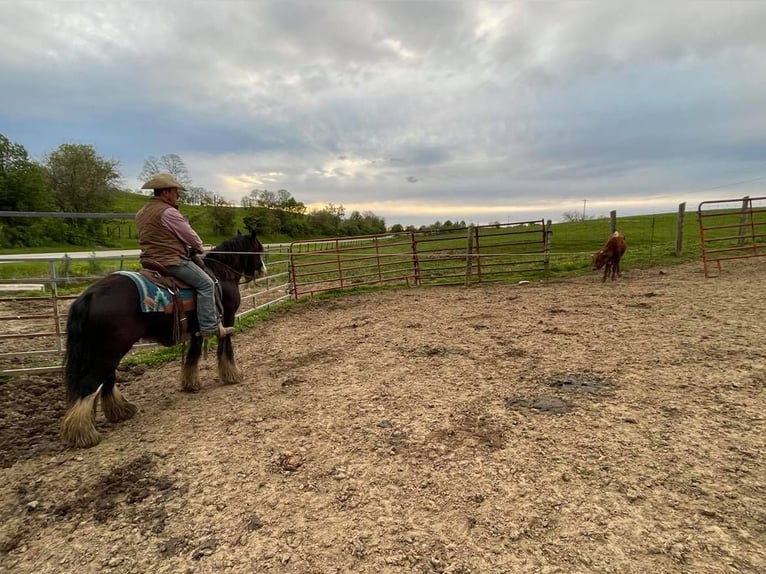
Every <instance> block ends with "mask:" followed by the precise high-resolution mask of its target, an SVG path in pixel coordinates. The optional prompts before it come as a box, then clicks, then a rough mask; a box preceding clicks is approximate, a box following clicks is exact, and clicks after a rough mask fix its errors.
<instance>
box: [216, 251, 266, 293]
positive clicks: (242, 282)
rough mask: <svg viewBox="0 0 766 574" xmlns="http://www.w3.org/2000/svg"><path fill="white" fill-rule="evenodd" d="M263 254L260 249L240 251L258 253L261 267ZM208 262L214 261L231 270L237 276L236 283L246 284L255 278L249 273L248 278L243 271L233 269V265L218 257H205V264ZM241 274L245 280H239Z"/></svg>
mask: <svg viewBox="0 0 766 574" xmlns="http://www.w3.org/2000/svg"><path fill="white" fill-rule="evenodd" d="M263 254H264V253H263V252H262V251H256V252H243V253H242V255H260V256H261V267H263V258H262V256H263ZM210 262H212V263H216V264H218V265H222V266H223V267H225V268H226V269H228V270H229V271H231V272H232V273H233V274H234V275H236V276H237V285H246V284H248V283H250V281H252V280H253V279H255V275H250V276H249V278H248V275H247V274H246V273H245V272H244V271H237V270H236V269H234V267H232V266H231V265H229V264H228V263H224V262H223V261H221V260H219V259H216V258H210V259H208V258H207V257H205V265H207V264H208V263H210ZM256 271H257V270H256ZM243 276H244V277H245V280H244V281H241V280H240V278H241V277H243Z"/></svg>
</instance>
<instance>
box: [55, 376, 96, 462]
mask: <svg viewBox="0 0 766 574" xmlns="http://www.w3.org/2000/svg"><path fill="white" fill-rule="evenodd" d="M102 387H103V385H99V386H98V388H97V389H96V390H95V391H94V392H92V393H91V394H89V395H87V396H85V397H83V398H81V399H77V400H76V401H75V402H74V403H73V404H72V405H71V406H70V407H69V409H68V410H67V412H66V414H65V415H64V419H63V421H62V422H61V438H62V439H63V440H64V442H65V443H67V444H68V445H70V446H76V447H80V448H88V447H91V446H96V445H97V444H98V443H100V442H101V434H99V432H98V431H97V430H96V423H95V421H96V404H97V401H98V397H99V395H100V394H101V388H102Z"/></svg>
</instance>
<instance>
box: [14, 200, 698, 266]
mask: <svg viewBox="0 0 766 574" xmlns="http://www.w3.org/2000/svg"><path fill="white" fill-rule="evenodd" d="M147 199H148V196H144V195H138V194H135V193H129V192H118V193H116V194H115V203H114V207H113V211H114V212H115V213H136V212H137V211H138V210H139V209H140V208H141V206H143V205H144V203H145V202H146V201H147ZM228 209H232V210H234V212H235V220H234V228H235V229H240V230H242V231H244V230H245V226H244V225H243V221H242V219H243V216H244V210H243V209H241V208H238V207H231V208H228ZM181 210H182V212H183V213H184V215H186V216H187V217H188V218H189V221H190V223H191V224H192V226H193V227H194V228H195V229H196V230H197V232H198V233H199V234H200V236H201V237H202V239H203V240H204V241H205V243H207V244H216V243H219V242H221V241H223V240H225V239H227V238H228V236H216V235H214V234H213V226H212V218H211V217H210V208H209V207H204V206H195V205H183V206H182V208H181ZM618 215H619V214H618ZM676 220H677V215H676V214H675V213H661V214H656V215H643V216H630V217H619V216H618V217H617V229H618V230H620V231H621V232H622V233H624V234H625V236H626V238H627V242H628V253H627V255H626V257H627V261H626V263H627V264H628V265H630V266H636V267H640V266H651V265H668V264H674V263H680V262H683V261H689V260H693V259H695V258H698V257H699V256H700V245H699V232H698V226H697V217H696V213H687V214H686V218H685V222H684V240H683V250H682V253H681V255H680V256H678V255H676ZM106 230H107V237H106V239H105V241H104V242H103V244H102V245H93V244H89V245H82V246H77V245H50V246H45V247H40V248H37V249H35V250H34V251H38V252H44V251H57V250H60V251H77V250H90V249H94V250H95V249H110V248H113V249H137V248H138V242H137V239H136V227H135V222H134V221H132V220H129V219H122V220H120V219H114V220H108V221H107V222H106ZM609 231H610V222H609V219H608V218H601V219H589V220H585V221H577V222H568V223H557V224H554V225H553V227H552V235H551V242H550V247H551V270H552V272H553V273H554V274H556V275H567V274H571V273H578V272H581V271H583V270H584V269H586V268H587V267H588V262H589V260H590V254H591V253H593V252H594V251H596V250H598V249H599V248H600V247H601V246H602V245H603V244H604V242H605V241H606V240H607V238H608V236H609ZM260 239H261V241H262V242H263V243H285V242H289V241H291V240H292V238H290V237H286V236H276V237H275V236H262V237H260ZM30 251H33V250H31V249H16V250H13V251H11V250H8V251H0V253H11V252H30Z"/></svg>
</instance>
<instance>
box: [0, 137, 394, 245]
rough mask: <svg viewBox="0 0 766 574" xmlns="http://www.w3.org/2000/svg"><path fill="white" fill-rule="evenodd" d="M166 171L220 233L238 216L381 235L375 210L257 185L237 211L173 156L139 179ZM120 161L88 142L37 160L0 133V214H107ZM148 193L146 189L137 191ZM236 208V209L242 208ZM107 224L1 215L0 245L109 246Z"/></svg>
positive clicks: (289, 228)
mask: <svg viewBox="0 0 766 574" xmlns="http://www.w3.org/2000/svg"><path fill="white" fill-rule="evenodd" d="M163 171H165V172H169V173H172V174H173V176H174V177H175V178H176V179H177V180H178V181H179V182H180V183H182V184H183V185H184V187H186V191H185V192H183V193H182V201H183V203H186V204H189V205H198V206H205V208H206V213H205V215H206V217H207V218H208V223H209V224H210V227H211V228H212V231H213V233H214V234H215V235H217V236H225V235H229V234H232V233H233V232H234V231H235V226H236V222H237V220H238V217H237V215H241V219H242V221H243V222H244V225H245V226H246V227H247V229H248V230H254V231H256V232H257V233H258V234H259V235H261V236H266V237H268V236H277V235H282V236H289V237H293V238H296V239H297V238H307V237H327V236H338V235H342V236H349V235H368V234H374V233H384V232H385V231H386V224H385V220H384V219H383V218H382V217H378V216H376V215H375V214H374V213H372V212H364V213H359V212H358V211H354V212H352V213H351V214H350V215H349V216H348V217H346V213H345V209H344V207H343V206H342V205H338V206H336V205H333V204H328V205H327V206H326V207H324V208H322V209H317V210H311V211H308V210H307V209H306V206H305V205H304V204H303V203H301V202H299V201H297V200H296V199H295V198H293V197H292V196H291V195H290V193H289V192H288V191H287V190H284V189H280V190H279V191H276V192H272V191H269V190H265V189H263V190H258V189H254V190H253V191H252V192H251V193H250V194H249V195H248V196H246V197H245V198H243V199H242V205H241V206H240V207H238V208H235V206H233V205H231V204H230V203H229V202H227V201H226V200H225V199H224V198H223V197H221V196H220V195H218V194H216V193H213V192H210V191H208V190H206V189H205V188H203V187H200V186H195V185H194V183H193V182H192V179H191V177H190V176H189V171H188V169H187V167H186V165H185V163H184V161H183V160H182V159H181V158H180V157H179V156H178V155H176V154H168V155H163V156H161V157H155V156H150V157H148V158H147V159H146V160H145V161H144V165H143V169H142V170H141V173H140V174H139V179H140V180H142V181H145V180H147V179H149V178H150V177H151V176H152V175H154V174H156V173H159V172H163ZM121 181H122V174H121V173H120V169H119V162H118V161H117V160H114V159H107V158H104V157H102V156H101V155H99V154H98V152H97V151H96V149H95V148H94V147H93V146H92V145H87V144H77V143H67V144H62V145H60V146H59V147H58V148H56V149H55V150H54V151H52V152H50V153H49V154H47V155H46V156H45V157H44V158H43V159H42V160H41V161H35V160H34V159H32V158H31V157H30V155H29V153H28V152H27V150H26V148H25V147H24V146H23V145H21V144H19V143H16V142H12V141H11V140H9V139H8V138H7V137H6V136H4V135H3V134H0V211H18V212H62V213H110V212H112V211H113V209H114V206H115V200H116V197H117V195H118V192H133V190H128V189H123V188H122V187H121V185H120V183H121ZM138 193H142V194H144V195H148V194H149V193H151V192H150V191H141V190H138ZM240 208H241V211H240ZM106 226H107V223H106V222H105V221H104V220H102V219H95V218H94V219H75V218H72V219H68V218H67V219H61V218H45V217H42V218H18V217H0V248H11V247H44V246H46V245H51V244H71V245H92V244H106V243H108V239H107V237H106Z"/></svg>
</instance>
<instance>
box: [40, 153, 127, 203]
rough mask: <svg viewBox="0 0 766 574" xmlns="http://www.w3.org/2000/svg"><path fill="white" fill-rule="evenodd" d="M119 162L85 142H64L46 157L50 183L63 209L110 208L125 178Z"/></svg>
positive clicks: (57, 201)
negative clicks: (104, 155)
mask: <svg viewBox="0 0 766 574" xmlns="http://www.w3.org/2000/svg"><path fill="white" fill-rule="evenodd" d="M118 166H119V162H118V161H117V160H114V159H104V158H102V157H100V156H99V155H98V154H97V153H96V149H95V148H94V147H93V146H91V145H85V144H62V145H60V146H59V147H58V148H57V149H56V150H55V151H53V152H51V153H50V154H49V155H48V156H47V158H46V160H45V167H46V170H47V176H48V184H49V186H50V188H51V190H52V191H53V195H54V197H55V199H56V203H57V204H58V206H59V209H61V211H68V212H79V213H84V212H99V211H109V209H111V207H112V203H113V193H114V192H115V191H117V190H118V189H119V185H118V184H119V181H120V179H121V176H120V172H119V171H118Z"/></svg>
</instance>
